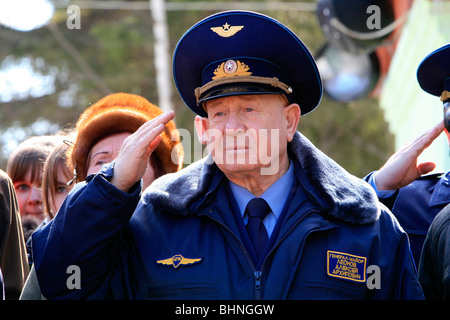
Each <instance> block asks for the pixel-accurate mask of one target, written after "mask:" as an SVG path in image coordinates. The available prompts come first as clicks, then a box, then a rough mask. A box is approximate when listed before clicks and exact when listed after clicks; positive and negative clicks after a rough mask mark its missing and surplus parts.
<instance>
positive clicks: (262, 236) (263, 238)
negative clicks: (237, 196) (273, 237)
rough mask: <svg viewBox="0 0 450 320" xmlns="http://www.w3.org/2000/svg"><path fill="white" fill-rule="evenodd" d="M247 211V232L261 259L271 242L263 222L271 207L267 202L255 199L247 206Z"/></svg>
mask: <svg viewBox="0 0 450 320" xmlns="http://www.w3.org/2000/svg"><path fill="white" fill-rule="evenodd" d="M246 211H247V215H248V223H247V232H248V235H249V236H250V239H251V241H252V243H253V247H254V248H255V251H256V255H257V257H258V259H259V257H260V256H261V254H262V252H263V251H264V249H265V247H266V245H267V242H268V241H269V237H268V235H267V230H266V227H265V226H264V224H263V220H264V218H265V216H266V215H267V214H268V213H269V212H270V207H269V205H268V204H267V202H266V200H264V199H262V198H254V199H252V200H250V202H249V203H248V204H247V209H246Z"/></svg>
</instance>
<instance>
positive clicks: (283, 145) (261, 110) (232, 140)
mask: <svg viewBox="0 0 450 320" xmlns="http://www.w3.org/2000/svg"><path fill="white" fill-rule="evenodd" d="M287 105H288V103H287V100H286V99H285V98H284V96H282V95H278V94H263V95H236V96H230V97H223V98H217V99H212V100H210V101H207V102H206V110H207V113H208V118H200V119H198V120H197V121H198V122H196V125H197V131H198V132H199V135H200V139H201V140H202V141H203V142H204V143H206V144H207V146H208V151H209V152H211V154H212V156H213V158H214V161H215V162H216V164H217V165H218V167H219V168H220V169H221V170H222V171H223V172H224V173H225V174H227V173H228V174H237V173H239V172H250V171H252V170H261V171H260V173H261V174H263V175H264V174H266V175H271V174H275V173H276V172H278V167H279V164H280V161H284V160H285V159H287V143H288V142H289V141H291V140H292V137H293V134H294V132H295V130H296V127H297V123H298V119H299V117H300V109H299V107H298V105H296V104H293V105H289V106H287ZM292 109H297V110H298V112H296V111H294V112H293V111H292ZM297 113H298V117H297V119H296V120H294V122H295V123H294V124H293V123H292V121H293V118H295V116H294V117H292V114H297ZM200 123H201V126H198V125H199V124H200ZM293 126H294V128H292V127H293ZM199 128H201V129H199Z"/></svg>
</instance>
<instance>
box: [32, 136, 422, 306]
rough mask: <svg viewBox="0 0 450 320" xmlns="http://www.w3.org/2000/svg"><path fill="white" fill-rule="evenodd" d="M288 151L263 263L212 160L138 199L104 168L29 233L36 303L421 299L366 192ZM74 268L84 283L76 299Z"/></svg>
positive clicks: (297, 147)
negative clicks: (287, 196)
mask: <svg viewBox="0 0 450 320" xmlns="http://www.w3.org/2000/svg"><path fill="white" fill-rule="evenodd" d="M289 149H290V153H291V159H292V160H293V163H294V165H295V170H294V172H295V176H296V180H297V188H295V191H293V194H292V197H291V199H292V200H291V202H290V204H289V206H287V207H286V210H285V213H284V214H282V215H283V219H281V217H280V219H281V221H279V222H278V224H277V226H276V231H274V234H275V236H272V238H271V240H270V244H269V247H268V248H267V250H266V253H265V254H264V257H263V258H262V259H261V260H260V261H255V260H254V259H252V254H251V249H249V247H248V245H247V244H246V243H247V241H246V239H247V238H246V237H247V236H246V235H245V234H244V233H243V232H242V228H241V226H240V223H239V220H238V219H235V218H234V215H233V213H232V212H233V208H232V201H230V197H229V193H227V188H226V183H227V180H226V178H225V176H224V175H223V173H222V172H221V171H220V170H219V169H218V168H217V166H216V165H215V164H214V163H213V162H212V161H211V160H212V159H211V158H210V157H206V158H205V159H203V160H201V161H199V162H196V163H194V164H192V165H190V166H188V167H187V168H185V169H183V170H181V171H180V172H178V173H174V174H168V175H166V176H164V177H162V178H160V179H158V180H156V181H155V182H154V183H153V184H152V185H151V186H150V187H149V188H148V189H147V190H146V191H145V192H144V193H143V195H142V199H141V201H139V198H140V195H139V192H140V189H139V186H136V187H135V189H134V190H131V191H130V193H123V192H121V191H119V190H117V189H115V188H114V187H113V186H112V185H111V184H109V182H108V181H107V180H108V178H109V177H110V176H111V175H112V174H113V172H112V171H113V166H110V167H108V168H107V169H106V170H104V171H103V172H102V173H101V174H98V175H96V176H95V177H90V178H89V179H88V180H89V181H88V182H87V183H86V184H85V185H83V186H81V187H78V188H76V189H75V190H73V191H72V192H71V193H70V194H69V195H68V197H67V199H66V201H65V203H64V204H63V206H62V207H61V210H60V211H59V213H58V214H57V215H56V217H55V219H54V220H53V221H52V222H51V223H50V224H49V225H48V226H46V227H45V228H43V229H41V230H39V231H37V232H35V234H34V235H33V250H34V251H33V253H34V259H35V267H36V271H37V275H38V280H39V283H40V287H41V290H42V293H43V295H44V296H45V297H46V298H49V299H55V298H62V299H69V298H92V299H104V298H114V299H422V298H423V293H422V289H421V287H420V285H419V283H418V281H417V276H416V272H415V268H414V266H413V263H412V258H411V252H410V248H409V243H408V239H407V236H406V234H405V233H404V231H403V230H402V229H401V227H400V226H399V225H398V222H397V220H396V219H395V217H394V216H393V215H392V214H391V213H390V212H389V211H388V210H387V209H385V208H384V207H383V205H381V204H380V203H379V202H378V200H377V198H376V195H375V193H374V191H373V189H371V187H370V186H369V185H368V184H367V183H366V182H364V181H362V180H360V179H358V178H356V177H354V176H352V175H350V174H348V173H347V172H346V171H344V170H343V169H342V168H341V167H339V166H338V165H337V164H336V163H335V162H334V161H332V160H331V159H330V158H328V157H326V156H325V155H324V154H323V153H321V152H320V151H319V150H317V149H316V148H315V147H314V146H313V145H312V144H311V143H310V142H309V141H308V140H307V139H306V138H305V137H303V136H302V135H301V134H299V133H297V134H296V135H295V137H294V140H293V141H292V142H291V143H290V144H289ZM138 202H139V203H138ZM71 265H72V266H73V265H75V266H76V267H77V268H79V270H80V274H81V283H80V286H79V288H75V289H73V290H70V289H68V283H70V279H69V278H70V277H71V273H70V272H68V268H69V267H70V266H71ZM69 270H72V269H69Z"/></svg>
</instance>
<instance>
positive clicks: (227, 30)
mask: <svg viewBox="0 0 450 320" xmlns="http://www.w3.org/2000/svg"><path fill="white" fill-rule="evenodd" d="M242 28H244V26H230V25H229V24H228V22H227V23H225V24H224V25H223V26H221V27H213V28H211V30H212V31H214V32H215V33H217V34H218V35H219V36H221V37H224V38H228V37H231V36H234V35H235V34H236V33H238V32H239V31H241V30H242Z"/></svg>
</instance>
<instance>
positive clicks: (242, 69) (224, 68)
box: [212, 60, 252, 80]
mask: <svg viewBox="0 0 450 320" xmlns="http://www.w3.org/2000/svg"><path fill="white" fill-rule="evenodd" d="M248 70H250V68H249V66H247V65H246V64H245V63H242V62H240V61H239V60H237V61H235V60H227V61H225V62H222V63H221V64H220V65H219V66H218V67H217V68H216V70H214V77H212V79H213V80H216V79H220V78H224V77H233V76H249V75H251V74H252V73H251V72H249V71H248Z"/></svg>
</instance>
